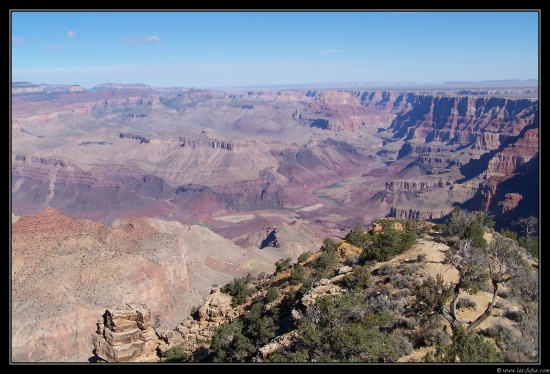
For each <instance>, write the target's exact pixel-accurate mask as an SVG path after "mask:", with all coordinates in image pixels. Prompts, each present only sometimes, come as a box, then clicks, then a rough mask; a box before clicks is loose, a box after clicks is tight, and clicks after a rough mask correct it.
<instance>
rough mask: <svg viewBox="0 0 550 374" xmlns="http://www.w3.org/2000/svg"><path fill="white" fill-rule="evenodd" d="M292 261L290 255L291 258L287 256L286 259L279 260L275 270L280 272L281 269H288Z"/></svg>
mask: <svg viewBox="0 0 550 374" xmlns="http://www.w3.org/2000/svg"><path fill="white" fill-rule="evenodd" d="M291 261H292V259H291V258H290V257H289V258H286V259H284V260H283V259H280V260H279V261H277V262H276V263H275V271H276V272H280V271H283V270H286V269H288V268H289V267H290V262H291Z"/></svg>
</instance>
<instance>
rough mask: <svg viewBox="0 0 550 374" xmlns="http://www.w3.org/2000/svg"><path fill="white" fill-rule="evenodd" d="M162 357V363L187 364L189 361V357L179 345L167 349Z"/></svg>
mask: <svg viewBox="0 0 550 374" xmlns="http://www.w3.org/2000/svg"><path fill="white" fill-rule="evenodd" d="M162 357H163V358H164V361H163V362H188V361H189V359H190V356H189V355H188V354H187V353H185V351H184V350H183V348H182V347H180V346H179V345H176V346H175V347H172V348H170V349H168V350H167V351H166V352H164V354H163V355H162Z"/></svg>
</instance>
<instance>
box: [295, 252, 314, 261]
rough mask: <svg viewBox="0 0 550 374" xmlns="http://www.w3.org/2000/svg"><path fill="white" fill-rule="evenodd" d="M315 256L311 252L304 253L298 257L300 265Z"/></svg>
mask: <svg viewBox="0 0 550 374" xmlns="http://www.w3.org/2000/svg"><path fill="white" fill-rule="evenodd" d="M311 256H313V253H311V252H310V251H307V252H304V253H302V254H301V255H300V256H298V263H302V262H306V261H307V259H308V258H310V257H311Z"/></svg>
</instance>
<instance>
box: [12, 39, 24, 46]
mask: <svg viewBox="0 0 550 374" xmlns="http://www.w3.org/2000/svg"><path fill="white" fill-rule="evenodd" d="M11 40H12V41H13V42H14V43H15V44H19V45H23V44H25V39H23V38H22V37H12V38H11Z"/></svg>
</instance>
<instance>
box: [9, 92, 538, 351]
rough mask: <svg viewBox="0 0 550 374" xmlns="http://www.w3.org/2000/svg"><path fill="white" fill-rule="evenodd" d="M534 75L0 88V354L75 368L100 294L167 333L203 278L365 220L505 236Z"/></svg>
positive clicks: (534, 115)
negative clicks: (2, 303)
mask: <svg viewBox="0 0 550 374" xmlns="http://www.w3.org/2000/svg"><path fill="white" fill-rule="evenodd" d="M536 84H537V82H535V84H534V85H533V84H531V86H528V87H526V88H524V89H520V88H517V87H514V88H513V89H510V90H508V91H507V90H505V89H501V90H500V91H498V92H493V91H490V90H484V89H483V87H481V88H479V89H468V90H461V89H460V88H455V87H447V88H444V87H443V88H439V89H430V90H418V89H416V90H412V89H408V90H404V89H402V88H399V89H395V88H392V89H390V88H387V89H380V90H360V89H338V90H317V89H315V90H313V89H298V90H269V91H268V90H264V91H211V90H201V89H194V88H189V89H185V88H177V87H174V88H162V89H161V88H157V87H150V86H147V85H138V84H136V85H120V84H105V85H101V86H97V87H94V88H92V89H84V88H82V87H80V86H77V85H75V86H67V87H63V86H59V87H58V86H39V85H33V84H30V83H21V84H15V83H14V84H13V88H12V97H11V120H12V123H11V181H10V184H11V207H10V210H11V212H10V214H11V215H12V226H11V244H12V251H11V252H12V257H11V258H12V263H11V277H12V285H11V291H12V343H13V358H14V360H15V361H56V360H59V361H83V360H84V361H85V360H86V359H87V358H89V357H90V356H91V350H92V348H93V347H92V346H91V340H90V339H89V336H90V334H89V332H88V330H89V329H90V328H91V329H92V331H93V328H94V326H95V325H96V322H97V321H96V320H97V317H98V316H99V315H102V314H103V313H104V312H105V310H106V309H107V308H108V307H109V305H111V304H121V303H122V304H124V303H144V304H147V305H148V307H150V308H151V309H152V310H153V314H155V313H158V314H159V316H160V318H161V320H162V321H163V323H165V324H166V325H167V326H169V327H173V325H175V324H177V323H178V319H181V316H182V315H188V313H189V310H190V309H191V307H192V306H194V305H196V304H199V303H202V302H203V301H204V298H205V297H206V296H207V295H208V293H209V291H210V288H211V286H212V284H213V283H216V284H220V285H221V284H224V283H225V282H227V281H229V280H230V279H232V278H233V277H234V276H243V275H245V274H247V273H248V272H250V273H253V274H258V273H259V272H262V271H272V270H273V268H274V266H273V264H274V263H275V262H276V261H277V260H279V259H282V258H292V259H294V260H295V259H296V258H297V257H298V256H299V255H300V254H301V253H303V252H306V251H311V252H315V251H317V250H318V249H319V247H320V245H321V243H322V241H323V239H324V238H326V237H333V238H341V237H342V236H343V235H345V233H347V232H348V231H349V230H350V229H351V228H353V227H355V226H358V225H361V226H367V225H369V224H371V223H372V222H374V221H375V220H377V219H380V218H382V217H393V218H399V219H423V220H431V221H433V222H443V221H444V220H445V218H446V217H447V216H448V214H449V213H450V212H451V211H452V209H453V208H454V207H456V206H459V207H461V208H463V209H467V210H472V211H473V210H483V211H485V212H487V213H490V214H491V215H494V220H495V229H496V230H500V229H502V228H506V229H517V227H514V226H513V224H512V223H513V222H514V221H515V220H517V219H519V218H521V217H528V216H534V217H539V168H540V167H539V164H540V159H539V100H538V88H537V85H536ZM75 326H76V327H75ZM60 337H64V338H63V339H60ZM68 337H69V338H68ZM59 341H61V342H63V344H58V343H56V342H59Z"/></svg>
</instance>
